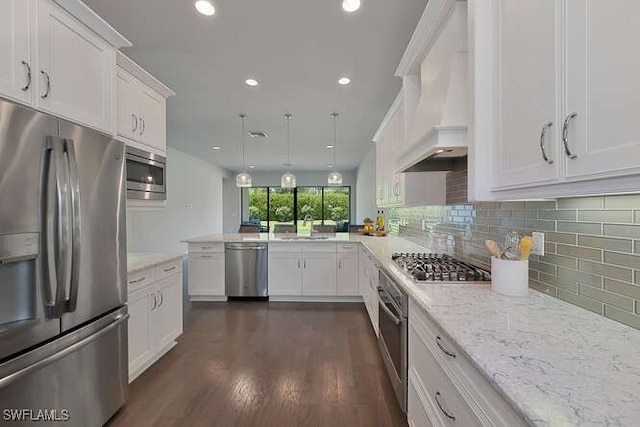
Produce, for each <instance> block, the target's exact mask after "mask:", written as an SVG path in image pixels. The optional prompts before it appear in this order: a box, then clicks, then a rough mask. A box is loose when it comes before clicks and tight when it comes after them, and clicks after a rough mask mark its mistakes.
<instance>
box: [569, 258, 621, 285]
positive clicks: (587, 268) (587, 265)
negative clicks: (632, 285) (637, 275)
mask: <svg viewBox="0 0 640 427" xmlns="http://www.w3.org/2000/svg"><path fill="white" fill-rule="evenodd" d="M578 268H579V269H580V270H581V271H584V272H587V273H592V274H595V275H598V276H603V277H611V278H614V279H619V280H623V281H627V282H631V280H632V278H633V270H631V269H629V268H623V267H617V266H614V265H606V264H601V263H599V262H592V261H585V260H580V261H579V262H578Z"/></svg>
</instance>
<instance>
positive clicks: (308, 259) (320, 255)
mask: <svg viewBox="0 0 640 427" xmlns="http://www.w3.org/2000/svg"><path fill="white" fill-rule="evenodd" d="M335 271H336V253H335V252H306V251H305V252H304V253H303V258H302V295H310V296H319V295H336V275H335V274H331V273H332V272H335Z"/></svg>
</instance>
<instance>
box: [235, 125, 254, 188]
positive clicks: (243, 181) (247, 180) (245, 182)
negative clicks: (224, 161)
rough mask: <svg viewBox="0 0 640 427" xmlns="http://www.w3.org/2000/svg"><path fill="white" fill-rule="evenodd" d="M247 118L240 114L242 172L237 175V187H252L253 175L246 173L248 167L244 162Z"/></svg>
mask: <svg viewBox="0 0 640 427" xmlns="http://www.w3.org/2000/svg"><path fill="white" fill-rule="evenodd" d="M246 118H247V116H246V115H245V114H240V120H241V121H242V125H241V127H242V128H241V132H242V172H240V173H239V174H238V175H236V186H237V187H251V175H249V174H248V173H247V172H246V169H247V168H246V165H245V162H244V120H245V119H246Z"/></svg>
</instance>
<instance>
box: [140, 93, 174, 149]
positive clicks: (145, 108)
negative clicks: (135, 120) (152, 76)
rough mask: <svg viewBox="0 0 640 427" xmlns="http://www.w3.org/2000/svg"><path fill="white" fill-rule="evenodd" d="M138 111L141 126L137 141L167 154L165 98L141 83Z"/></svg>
mask: <svg viewBox="0 0 640 427" xmlns="http://www.w3.org/2000/svg"><path fill="white" fill-rule="evenodd" d="M138 110H139V120H140V126H139V127H138V138H137V139H139V140H140V141H141V142H143V143H145V144H147V145H150V146H152V147H154V148H157V149H158V150H160V151H162V152H166V151H167V146H166V134H165V99H164V97H163V96H162V95H160V94H158V93H157V92H156V91H154V90H153V89H151V88H150V87H148V86H147V85H145V84H143V83H140V92H139V94H138Z"/></svg>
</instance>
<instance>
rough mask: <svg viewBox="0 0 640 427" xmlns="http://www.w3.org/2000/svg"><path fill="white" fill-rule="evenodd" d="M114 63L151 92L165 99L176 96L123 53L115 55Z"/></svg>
mask: <svg viewBox="0 0 640 427" xmlns="http://www.w3.org/2000/svg"><path fill="white" fill-rule="evenodd" d="M116 63H117V64H118V67H120V68H122V69H123V70H125V71H127V72H129V73H130V74H131V75H132V76H134V77H135V78H137V79H138V80H140V81H141V82H142V83H144V84H146V85H147V86H149V87H150V88H152V89H153V90H155V91H156V92H158V93H159V94H160V95H162V96H164V97H165V98H168V97H170V96H173V95H175V94H176V93H175V92H174V91H173V90H171V89H170V88H169V87H167V86H166V85H165V84H164V83H162V82H161V81H160V80H158V79H156V78H155V77H153V76H152V75H151V74H149V72H148V71H147V70H145V69H144V68H142V67H141V66H139V65H138V64H136V63H135V62H133V61H132V60H131V58H129V57H128V56H126V55H125V54H124V53H122V52H118V53H117V54H116Z"/></svg>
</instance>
